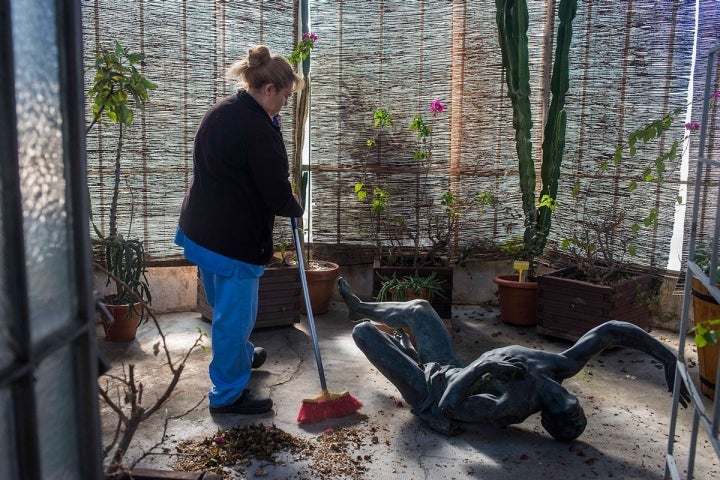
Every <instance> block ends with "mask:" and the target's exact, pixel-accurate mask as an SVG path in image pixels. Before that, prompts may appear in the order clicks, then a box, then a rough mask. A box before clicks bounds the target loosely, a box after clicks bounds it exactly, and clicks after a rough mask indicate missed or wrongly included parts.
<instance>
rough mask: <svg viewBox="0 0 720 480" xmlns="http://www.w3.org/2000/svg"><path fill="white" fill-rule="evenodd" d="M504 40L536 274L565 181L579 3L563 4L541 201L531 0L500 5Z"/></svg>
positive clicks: (529, 251) (529, 254)
mask: <svg viewBox="0 0 720 480" xmlns="http://www.w3.org/2000/svg"><path fill="white" fill-rule="evenodd" d="M495 5H496V7H497V14H496V21H497V26H498V39H499V43H500V50H501V52H502V62H503V66H504V67H505V78H506V82H507V87H508V97H510V100H511V102H512V107H513V128H514V129H515V143H516V149H517V154H518V171H519V178H520V191H521V193H522V204H523V213H524V214H525V234H524V237H523V240H524V251H525V256H526V259H527V260H529V261H530V274H531V275H533V274H534V270H535V260H536V257H537V256H539V255H540V254H541V253H542V252H543V250H544V249H545V245H546V243H547V237H548V234H549V232H550V222H551V215H552V211H553V209H554V208H555V199H556V196H557V190H558V179H559V177H560V164H561V162H562V157H563V151H564V149H565V126H566V123H567V116H566V113H565V94H566V93H567V91H568V84H569V80H568V79H569V54H570V41H571V40H572V21H573V19H574V18H575V13H576V12H577V0H560V6H559V8H558V18H559V20H560V23H559V25H558V29H557V42H556V46H555V57H554V63H553V70H552V79H551V81H550V91H551V93H552V100H551V102H550V110H549V112H548V117H547V121H546V123H545V132H544V135H545V136H544V141H543V153H542V164H541V167H540V177H541V181H542V189H541V191H540V195H539V197H538V199H539V201H538V202H536V201H535V187H536V178H535V162H534V161H533V155H532V140H531V129H532V126H533V123H532V112H531V110H530V66H529V54H528V38H527V30H528V23H529V16H528V8H527V2H526V1H525V0H495Z"/></svg>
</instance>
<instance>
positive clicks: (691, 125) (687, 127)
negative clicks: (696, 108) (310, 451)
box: [685, 122, 700, 130]
mask: <svg viewBox="0 0 720 480" xmlns="http://www.w3.org/2000/svg"><path fill="white" fill-rule="evenodd" d="M685 130H700V124H699V123H698V122H687V123H686V124H685Z"/></svg>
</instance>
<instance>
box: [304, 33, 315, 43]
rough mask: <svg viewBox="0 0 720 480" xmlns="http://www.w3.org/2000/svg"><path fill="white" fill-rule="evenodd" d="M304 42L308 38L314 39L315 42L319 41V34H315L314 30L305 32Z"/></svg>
mask: <svg viewBox="0 0 720 480" xmlns="http://www.w3.org/2000/svg"><path fill="white" fill-rule="evenodd" d="M302 39H303V42H305V41H307V40H312V41H313V42H315V41H317V39H318V36H317V35H316V34H314V33H313V32H305V33H303V36H302Z"/></svg>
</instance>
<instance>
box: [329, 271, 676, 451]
mask: <svg viewBox="0 0 720 480" xmlns="http://www.w3.org/2000/svg"><path fill="white" fill-rule="evenodd" d="M338 289H339V292H340V295H341V296H342V298H343V300H344V301H345V304H346V305H347V307H348V313H349V317H350V318H351V319H352V320H374V321H375V322H380V323H383V324H385V325H387V326H388V327H390V328H393V329H398V330H396V333H395V334H388V333H385V332H382V331H380V330H379V329H378V328H377V327H376V326H375V325H374V324H373V323H372V322H368V321H363V322H360V323H358V324H357V325H355V327H354V328H353V333H352V336H353V340H354V341H355V344H356V345H357V346H358V348H360V350H361V351H362V352H363V353H364V354H365V356H366V357H367V359H368V360H369V361H370V362H371V363H372V364H373V365H374V366H375V367H376V368H377V369H378V370H379V371H380V372H381V373H382V374H383V375H384V376H385V377H386V378H387V379H388V380H389V381H390V382H392V383H393V385H395V387H396V388H397V389H398V390H399V391H400V394H401V395H402V397H403V398H404V399H405V401H406V402H407V403H408V404H409V405H410V406H411V407H412V411H413V413H414V414H416V415H417V416H419V417H420V418H421V419H422V420H423V421H425V422H426V423H427V424H428V425H429V426H430V427H431V428H433V429H435V430H437V431H439V432H441V433H443V434H446V435H451V434H454V433H458V432H459V431H460V430H461V429H462V426H463V424H464V423H483V424H491V425H497V426H507V425H511V424H517V423H522V422H523V421H524V420H525V419H526V418H528V417H529V416H530V415H533V414H535V413H537V412H540V414H541V421H542V425H543V427H544V428H545V430H547V432H548V433H549V434H550V435H552V436H553V437H554V438H555V439H556V440H560V441H566V442H569V441H571V440H574V439H576V438H577V437H579V436H580V435H581V434H582V433H583V431H584V430H585V426H586V425H587V420H586V418H585V413H584V411H583V409H582V406H580V403H579V402H578V399H577V398H576V397H575V396H574V395H572V394H571V393H569V392H568V391H567V390H566V389H565V388H563V387H562V385H561V384H562V381H563V380H565V379H567V378H570V377H572V376H574V375H576V374H577V373H578V372H580V370H582V368H583V367H584V366H585V364H586V363H587V362H588V361H589V360H590V359H591V358H592V357H593V356H595V355H597V354H598V353H600V352H602V351H603V350H605V349H606V348H609V347H625V348H632V349H635V350H639V351H641V352H644V353H647V354H648V355H650V356H652V357H653V358H655V359H657V360H658V361H660V362H662V364H663V366H664V367H665V381H666V382H667V385H668V387H669V390H670V391H672V388H673V385H674V380H675V369H676V357H675V354H674V353H673V352H672V351H671V350H670V349H668V348H667V347H666V346H665V345H663V344H662V343H661V342H660V341H658V340H657V339H655V338H654V337H652V336H651V335H650V334H648V333H647V332H646V331H644V330H643V329H641V328H639V327H637V326H636V325H633V324H631V323H627V322H621V321H617V320H612V321H609V322H606V323H604V324H602V325H599V326H598V327H595V328H593V329H592V330H590V331H589V332H587V333H586V334H585V335H583V336H582V337H581V338H580V339H578V340H577V341H576V342H575V344H573V345H572V346H571V347H570V348H568V349H566V350H565V351H563V352H560V353H552V352H546V351H540V350H533V349H530V348H525V347H522V346H519V345H510V346H506V347H500V348H496V349H493V350H490V351H487V352H485V353H482V354H481V355H480V356H479V357H478V358H477V359H476V360H475V361H473V362H472V363H470V364H469V365H467V366H464V365H463V364H462V362H461V361H460V359H459V358H458V356H457V354H456V353H455V350H454V348H453V344H452V339H451V337H450V334H449V332H448V330H447V328H446V327H445V326H444V325H443V323H442V320H441V319H440V317H439V316H438V314H437V313H436V312H435V310H433V308H432V307H431V306H430V304H429V303H428V302H427V301H426V300H410V301H406V302H364V301H362V300H360V298H358V297H357V296H356V295H355V294H354V293H353V292H352V289H351V287H350V285H349V284H348V283H347V281H345V280H344V279H343V278H340V279H338ZM403 328H410V329H411V330H412V332H413V334H414V336H415V346H413V345H412V343H411V342H410V340H409V338H408V335H407V333H404V332H403V330H402V329H403ZM689 400H690V395H689V393H688V392H687V391H686V390H685V389H684V388H683V390H682V391H681V394H680V402H681V404H682V405H683V406H684V407H686V406H687V403H688V402H689Z"/></svg>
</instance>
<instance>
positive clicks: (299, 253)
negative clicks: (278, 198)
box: [290, 217, 327, 392]
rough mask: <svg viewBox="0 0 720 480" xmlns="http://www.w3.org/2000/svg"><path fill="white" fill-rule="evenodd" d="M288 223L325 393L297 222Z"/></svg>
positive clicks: (324, 387) (292, 219)
mask: <svg viewBox="0 0 720 480" xmlns="http://www.w3.org/2000/svg"><path fill="white" fill-rule="evenodd" d="M290 222H291V223H292V229H293V236H294V238H295V250H296V251H297V258H298V270H299V271H300V283H301V284H302V289H303V295H304V296H305V312H306V313H307V317H308V323H309V324H310V334H311V336H312V341H313V348H314V349H315V361H316V362H317V368H318V374H319V375H320V388H322V391H323V392H326V391H327V385H326V384H325V370H324V369H323V365H322V359H321V358H320V345H319V344H318V337H317V332H316V331H315V320H314V319H313V313H312V305H311V304H310V293H309V292H308V285H307V278H306V277H305V262H303V256H302V245H301V244H300V234H299V233H298V228H297V220H295V218H294V217H291V218H290Z"/></svg>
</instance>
